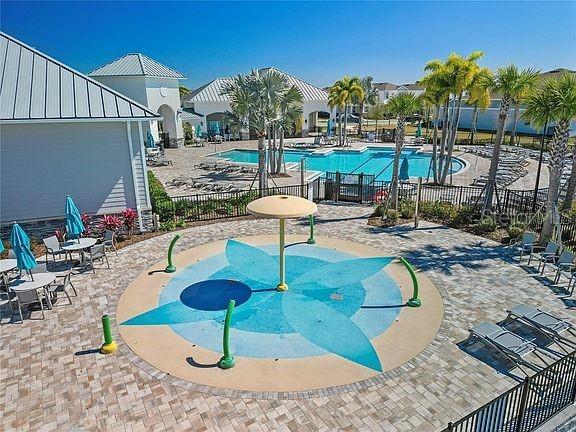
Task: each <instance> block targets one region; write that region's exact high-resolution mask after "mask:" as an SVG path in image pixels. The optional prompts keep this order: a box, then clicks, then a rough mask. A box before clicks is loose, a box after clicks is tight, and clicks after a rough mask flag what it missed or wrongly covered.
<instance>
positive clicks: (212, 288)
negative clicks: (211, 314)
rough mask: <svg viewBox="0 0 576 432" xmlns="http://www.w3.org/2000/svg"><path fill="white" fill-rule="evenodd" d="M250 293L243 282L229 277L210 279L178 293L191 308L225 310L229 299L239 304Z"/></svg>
mask: <svg viewBox="0 0 576 432" xmlns="http://www.w3.org/2000/svg"><path fill="white" fill-rule="evenodd" d="M251 295H252V290H251V289H250V287H249V286H248V285H246V284H245V283H242V282H238V281H234V280H230V279H210V280H205V281H202V282H197V283H195V284H192V285H190V286H188V287H186V288H185V289H184V291H182V293H181V294H180V301H181V302H182V303H184V304H185V305H186V306H188V307H190V308H192V309H198V310H204V311H218V310H225V309H226V308H227V307H228V303H229V302H230V300H234V301H235V302H236V306H240V305H241V304H243V303H246V301H248V299H249V298H250V296H251Z"/></svg>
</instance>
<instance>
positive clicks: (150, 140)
mask: <svg viewBox="0 0 576 432" xmlns="http://www.w3.org/2000/svg"><path fill="white" fill-rule="evenodd" d="M146 147H149V148H154V147H156V143H155V142H154V137H153V136H152V132H150V131H148V133H147V134H146Z"/></svg>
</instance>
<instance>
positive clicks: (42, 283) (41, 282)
mask: <svg viewBox="0 0 576 432" xmlns="http://www.w3.org/2000/svg"><path fill="white" fill-rule="evenodd" d="M32 277H33V278H34V280H31V279H24V278H19V279H14V280H13V281H12V282H11V283H10V290H11V291H13V292H23V291H31V290H39V289H46V287H47V286H48V285H50V284H51V283H52V282H54V281H55V280H56V275H55V274H54V273H50V272H45V273H33V274H32ZM46 301H47V302H48V308H49V309H52V302H51V301H50V296H49V295H46Z"/></svg>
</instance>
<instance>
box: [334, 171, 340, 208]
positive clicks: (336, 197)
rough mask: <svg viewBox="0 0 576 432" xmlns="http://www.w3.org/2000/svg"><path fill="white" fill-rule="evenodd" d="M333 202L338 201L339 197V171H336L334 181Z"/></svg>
mask: <svg viewBox="0 0 576 432" xmlns="http://www.w3.org/2000/svg"><path fill="white" fill-rule="evenodd" d="M334 189H335V190H334V202H338V199H339V198H340V171H336V181H335V188H334Z"/></svg>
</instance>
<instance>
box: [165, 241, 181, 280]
mask: <svg viewBox="0 0 576 432" xmlns="http://www.w3.org/2000/svg"><path fill="white" fill-rule="evenodd" d="M179 238H180V234H176V235H175V236H174V238H173V239H172V241H171V242H170V246H169V247H168V267H166V269H164V271H165V272H166V273H174V272H175V271H176V266H175V265H174V264H173V263H172V250H173V249H174V245H175V244H176V242H177V241H178V239H179Z"/></svg>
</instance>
